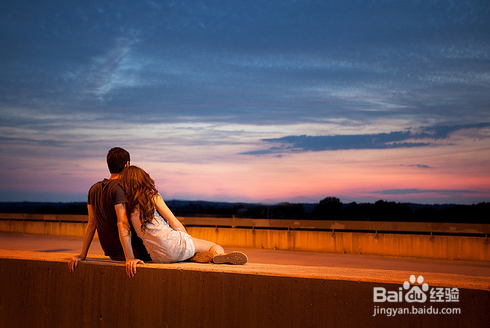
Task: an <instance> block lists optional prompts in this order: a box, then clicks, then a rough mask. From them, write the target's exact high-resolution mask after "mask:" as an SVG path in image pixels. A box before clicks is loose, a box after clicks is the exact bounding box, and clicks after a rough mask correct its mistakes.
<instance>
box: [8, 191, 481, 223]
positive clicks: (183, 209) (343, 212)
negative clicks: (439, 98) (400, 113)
mask: <svg viewBox="0 0 490 328" xmlns="http://www.w3.org/2000/svg"><path fill="white" fill-rule="evenodd" d="M167 205H168V206H169V208H170V209H171V210H172V211H173V212H174V214H175V215H176V216H194V217H226V218H230V217H236V218H250V219H282V220H352V221H401V222H448V223H490V222H489V221H488V218H489V217H490V216H489V214H490V203H479V204H474V205H458V204H444V205H438V204H434V205H422V204H413V203H399V202H390V201H384V200H378V201H376V202H375V203H356V202H351V203H348V204H344V203H342V202H341V201H340V199H339V198H337V197H332V196H329V197H326V198H324V199H322V200H321V201H320V202H319V203H317V204H310V203H289V202H283V203H278V204H272V205H270V204H269V205H268V204H257V203H229V202H228V203H227V202H209V201H182V200H170V201H167ZM0 212H3V213H39V214H87V205H86V203H82V202H79V203H36V202H13V203H0Z"/></svg>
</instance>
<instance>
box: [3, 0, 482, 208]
mask: <svg viewBox="0 0 490 328" xmlns="http://www.w3.org/2000/svg"><path fill="white" fill-rule="evenodd" d="M0 45H1V46H0V159H1V165H0V201H4V202H5V201H54V202H71V201H85V200H86V197H87V196H86V195H87V191H88V189H89V188H90V186H91V185H92V184H93V183H95V182H96V181H99V180H101V179H103V178H107V177H109V172H108V169H107V165H106V162H105V157H106V154H107V152H108V150H109V149H110V148H112V147H116V146H117V147H123V148H125V149H127V150H128V151H129V152H130V153H131V163H132V164H134V165H137V166H139V167H141V168H143V169H145V170H146V171H147V172H148V173H150V175H151V177H152V178H153V179H154V180H155V182H156V186H157V188H158V190H159V191H160V193H161V194H162V196H163V197H164V199H166V200H171V199H181V200H208V201H224V202H228V201H233V202H260V203H277V202H304V203H316V202H319V201H320V200H322V199H324V198H325V197H338V198H339V199H340V200H341V201H342V202H344V203H350V202H358V203H363V202H375V201H377V200H385V201H396V202H414V203H422V204H432V203H437V204H445V203H456V204H476V203H480V202H488V201H490V2H488V1H487V0H482V1H457V0H452V1H451V0H445V1H435V0H424V1H418V0H414V1H397V0H377V1H374V0H366V1H361V0H352V1H344V0H338V1H337V0H335V1H334V0H321V1H313V0H304V1H301V0H296V1H288V0H281V1H276V0H266V1H259V0H247V1H236V0H230V1H199V0H193V1H186V0H182V1H157V0H153V1H144V0H136V1H130V0H126V1H100V0H99V1H91V0H84V1H66V0H49V1H48V0H39V1H31V0H29V1H26V0H16V1H1V2H0Z"/></svg>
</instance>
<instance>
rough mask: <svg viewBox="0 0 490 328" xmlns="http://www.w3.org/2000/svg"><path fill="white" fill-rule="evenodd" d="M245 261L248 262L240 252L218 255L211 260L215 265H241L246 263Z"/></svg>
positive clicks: (245, 256)
mask: <svg viewBox="0 0 490 328" xmlns="http://www.w3.org/2000/svg"><path fill="white" fill-rule="evenodd" d="M247 261H248V258H247V255H245V254H243V253H242V252H231V253H225V254H219V255H216V256H215V257H214V258H213V262H214V263H216V264H235V265H242V264H245V263H247Z"/></svg>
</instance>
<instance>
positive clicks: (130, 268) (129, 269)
mask: <svg viewBox="0 0 490 328" xmlns="http://www.w3.org/2000/svg"><path fill="white" fill-rule="evenodd" d="M136 264H145V262H143V261H141V260H138V259H133V260H126V274H127V275H128V277H129V278H132V277H134V275H135V274H136Z"/></svg>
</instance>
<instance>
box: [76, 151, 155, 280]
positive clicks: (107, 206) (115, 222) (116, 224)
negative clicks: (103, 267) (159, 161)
mask: <svg viewBox="0 0 490 328" xmlns="http://www.w3.org/2000/svg"><path fill="white" fill-rule="evenodd" d="M129 162H130V155H129V153H128V152H127V151H126V150H124V149H122V148H119V147H116V148H112V149H111V150H109V152H108V153H107V166H108V167H109V172H110V173H111V176H110V178H109V179H104V180H102V181H99V182H97V183H95V184H94V185H93V186H92V187H91V188H90V190H89V193H88V201H87V209H88V224H87V229H86V230H85V236H84V239H83V246H82V252H81V253H80V254H79V255H77V256H73V257H72V258H70V260H69V262H68V268H69V269H70V272H73V271H74V270H75V268H76V266H77V264H78V261H80V260H84V259H85V258H86V257H87V253H88V249H89V248H90V244H91V243H92V240H93V238H94V234H95V230H97V233H98V235H99V241H100V245H101V246H102V249H103V250H104V254H105V255H106V256H109V257H110V258H111V259H112V260H116V261H125V260H126V259H127V261H126V268H127V273H128V275H130V276H132V275H134V274H133V271H134V272H135V270H136V264H138V263H143V261H142V260H145V261H151V258H150V255H149V254H148V252H147V251H146V249H145V247H144V245H143V242H142V240H141V239H140V238H138V237H137V235H136V233H135V232H134V230H133V229H132V227H131V228H130V227H128V226H127V222H128V220H127V217H126V204H125V203H126V194H125V193H124V191H123V189H122V188H121V187H120V186H119V184H118V178H119V174H120V173H121V171H122V170H123V169H124V168H125V167H127V166H129ZM131 230H132V231H133V233H128V231H131ZM121 240H122V241H123V244H124V245H122V244H121ZM125 254H126V256H125ZM128 270H129V271H128Z"/></svg>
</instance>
